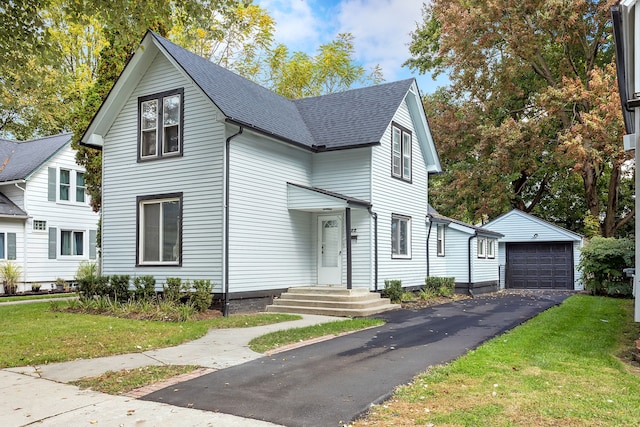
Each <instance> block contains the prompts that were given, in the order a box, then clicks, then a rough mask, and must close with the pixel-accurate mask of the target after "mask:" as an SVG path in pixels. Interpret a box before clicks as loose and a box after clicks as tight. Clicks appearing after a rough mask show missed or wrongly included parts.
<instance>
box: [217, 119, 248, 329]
mask: <svg viewBox="0 0 640 427" xmlns="http://www.w3.org/2000/svg"><path fill="white" fill-rule="evenodd" d="M243 130H244V128H243V127H242V126H240V127H239V129H238V132H236V133H234V134H233V135H231V136H230V137H228V138H227V139H226V142H225V153H224V154H225V156H224V157H225V168H224V169H225V170H224V260H223V263H224V304H223V306H222V315H223V316H224V317H228V316H229V175H230V174H229V167H230V165H231V162H230V159H229V155H230V154H231V140H232V139H233V138H235V137H236V136H240V135H242V132H243Z"/></svg>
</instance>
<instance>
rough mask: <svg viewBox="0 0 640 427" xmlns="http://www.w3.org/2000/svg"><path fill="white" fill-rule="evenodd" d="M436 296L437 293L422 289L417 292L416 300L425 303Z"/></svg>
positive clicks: (429, 289)
mask: <svg viewBox="0 0 640 427" xmlns="http://www.w3.org/2000/svg"><path fill="white" fill-rule="evenodd" d="M437 296H438V292H437V291H435V290H433V289H431V288H426V287H425V288H424V289H421V290H420V291H419V292H418V298H419V299H421V300H423V301H425V300H429V299H432V298H435V297H437Z"/></svg>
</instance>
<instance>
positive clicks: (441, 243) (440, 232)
mask: <svg viewBox="0 0 640 427" xmlns="http://www.w3.org/2000/svg"><path fill="white" fill-rule="evenodd" d="M444 232H445V225H444V224H438V226H437V235H438V236H437V239H436V240H437V241H438V256H444Z"/></svg>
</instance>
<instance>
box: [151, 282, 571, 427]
mask: <svg viewBox="0 0 640 427" xmlns="http://www.w3.org/2000/svg"><path fill="white" fill-rule="evenodd" d="M568 296H569V294H545V293H530V294H526V295H525V294H521V295H517V294H506V295H490V296H482V297H478V298H476V299H469V300H462V301H457V302H452V303H448V304H443V305H440V306H436V307H431V308H425V309H420V310H397V311H393V312H387V313H384V314H381V315H379V316H376V317H380V318H384V319H385V320H386V321H387V323H386V324H385V325H383V326H380V327H376V328H372V329H368V330H364V331H359V332H356V333H353V334H349V335H345V336H342V337H338V338H334V339H331V340H328V341H323V342H319V343H316V344H312V345H308V346H305V347H302V348H298V349H295V350H290V351H287V352H283V353H279V354H276V355H273V356H271V357H262V358H260V359H257V360H254V361H251V362H247V363H244V364H242V365H238V366H235V367H231V368H227V369H222V370H220V371H217V372H213V373H211V374H208V375H204V376H202V377H199V378H196V379H193V380H190V381H186V382H184V383H180V384H178V385H175V386H172V387H168V388H166V389H163V390H159V391H157V392H154V393H152V394H149V395H147V396H145V397H144V398H143V399H145V400H151V401H157V402H163V403H168V404H172V405H175V406H181V407H189V408H197V409H203V410H208V411H216V412H223V413H227V414H233V415H238V416H241V417H246V418H253V419H257V420H263V421H270V422H272V423H276V424H281V425H285V426H290V427H296V426H339V425H343V424H347V423H349V422H350V421H352V420H354V419H356V418H357V417H359V416H360V415H362V414H363V413H364V412H366V411H367V410H368V409H369V407H370V405H371V404H372V403H380V402H382V401H384V400H385V399H387V398H388V397H390V396H391V393H392V392H393V389H394V388H395V387H397V386H398V385H401V384H406V383H409V382H410V381H411V380H412V378H413V377H414V376H415V375H417V374H419V373H421V372H424V371H425V370H426V369H427V368H429V367H430V366H434V365H438V364H443V363H447V362H449V361H451V360H453V359H456V358H457V357H459V356H461V355H463V354H465V353H466V352H467V351H469V350H471V349H474V348H476V347H478V346H479V345H480V344H482V343H483V342H484V341H486V340H488V339H490V338H493V337H495V336H497V335H499V334H501V333H503V332H505V331H507V330H509V329H512V328H513V327H515V326H517V325H519V324H521V323H523V322H525V321H526V320H528V319H530V318H532V317H534V316H536V315H537V314H539V313H540V312H542V311H544V310H546V309H548V308H550V307H553V306H555V305H558V304H560V303H561V302H562V301H563V300H564V299H565V298H567V297H568Z"/></svg>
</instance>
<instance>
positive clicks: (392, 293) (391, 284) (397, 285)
mask: <svg viewBox="0 0 640 427" xmlns="http://www.w3.org/2000/svg"><path fill="white" fill-rule="evenodd" d="M402 294H403V290H402V280H385V281H384V290H383V291H382V296H383V297H385V298H389V299H390V300H391V302H392V303H394V304H397V303H399V302H401V301H402Z"/></svg>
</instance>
